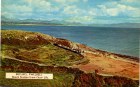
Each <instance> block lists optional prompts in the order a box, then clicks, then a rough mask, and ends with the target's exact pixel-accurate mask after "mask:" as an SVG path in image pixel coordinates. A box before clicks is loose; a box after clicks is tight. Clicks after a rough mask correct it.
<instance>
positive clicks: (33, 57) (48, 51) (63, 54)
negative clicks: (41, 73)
mask: <svg viewBox="0 0 140 87" xmlns="http://www.w3.org/2000/svg"><path fill="white" fill-rule="evenodd" d="M1 47H2V55H3V56H9V57H13V58H17V59H20V60H25V61H29V62H36V63H43V64H46V65H56V66H69V65H71V64H72V62H74V61H78V60H81V59H82V56H81V55H79V54H76V53H74V52H71V51H69V50H65V49H62V48H60V47H57V46H54V45H51V44H47V45H39V46H35V47H31V46H30V47H29V46H28V47H19V46H10V45H2V46H1Z"/></svg>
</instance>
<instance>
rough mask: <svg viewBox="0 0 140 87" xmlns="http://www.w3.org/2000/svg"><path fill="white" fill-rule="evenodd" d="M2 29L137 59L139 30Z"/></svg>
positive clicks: (80, 27) (48, 27)
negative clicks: (39, 33) (74, 43)
mask: <svg viewBox="0 0 140 87" xmlns="http://www.w3.org/2000/svg"><path fill="white" fill-rule="evenodd" d="M2 29H16V30H26V31H35V32H41V33H45V34H49V35H52V36H55V37H58V38H65V39H68V40H71V41H74V42H79V43H82V44H86V45H88V46H90V47H93V48H97V49H101V50H106V51H109V52H113V53H119V54H125V55H130V56H136V57H139V35H140V29H138V28H137V29H136V28H133V29H132V28H101V27H100V28H99V27H88V26H84V27H83V26H2Z"/></svg>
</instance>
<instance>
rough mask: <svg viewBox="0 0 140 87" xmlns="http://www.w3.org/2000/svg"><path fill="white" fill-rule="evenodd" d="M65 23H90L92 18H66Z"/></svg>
mask: <svg viewBox="0 0 140 87" xmlns="http://www.w3.org/2000/svg"><path fill="white" fill-rule="evenodd" d="M66 21H67V22H80V23H85V22H86V23H92V22H93V17H91V16H75V17H71V18H68V19H67V20H66Z"/></svg>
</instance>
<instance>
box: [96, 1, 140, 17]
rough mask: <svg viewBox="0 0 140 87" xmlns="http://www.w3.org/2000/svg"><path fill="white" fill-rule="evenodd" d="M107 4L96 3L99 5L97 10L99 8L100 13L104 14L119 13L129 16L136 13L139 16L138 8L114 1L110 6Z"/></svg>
mask: <svg viewBox="0 0 140 87" xmlns="http://www.w3.org/2000/svg"><path fill="white" fill-rule="evenodd" d="M109 4H111V3H109ZM109 4H105V5H104V4H102V5H98V7H99V9H98V11H99V10H100V11H102V14H104V16H119V15H125V16H130V17H131V16H133V17H134V16H138V15H139V16H140V9H139V8H136V7H132V6H129V5H124V4H120V3H114V2H113V3H112V4H113V5H112V6H110V5H109ZM108 5H109V6H108Z"/></svg>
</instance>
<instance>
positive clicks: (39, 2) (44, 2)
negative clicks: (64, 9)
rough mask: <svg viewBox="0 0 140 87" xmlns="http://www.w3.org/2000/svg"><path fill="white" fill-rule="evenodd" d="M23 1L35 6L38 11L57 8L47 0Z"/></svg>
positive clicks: (48, 10) (51, 10)
mask: <svg viewBox="0 0 140 87" xmlns="http://www.w3.org/2000/svg"><path fill="white" fill-rule="evenodd" d="M25 3H27V4H28V5H29V6H32V8H35V10H36V9H38V10H40V11H46V12H53V11H58V10H59V8H58V7H56V6H53V5H52V3H51V2H50V1H49V0H25Z"/></svg>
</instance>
